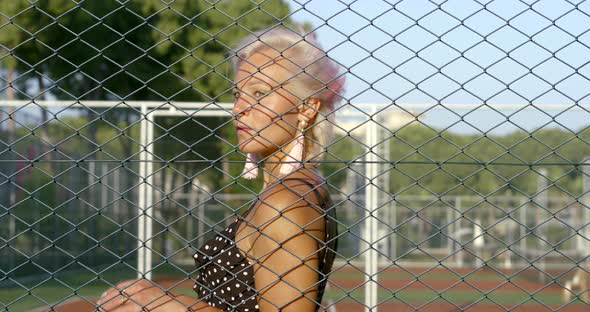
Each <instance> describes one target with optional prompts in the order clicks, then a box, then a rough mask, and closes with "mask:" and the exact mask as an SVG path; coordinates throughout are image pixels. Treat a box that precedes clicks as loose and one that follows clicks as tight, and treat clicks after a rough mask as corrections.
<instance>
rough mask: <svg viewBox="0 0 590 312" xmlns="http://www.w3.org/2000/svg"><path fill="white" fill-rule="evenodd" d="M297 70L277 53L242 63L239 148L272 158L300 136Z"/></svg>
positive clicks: (236, 107) (262, 53)
mask: <svg viewBox="0 0 590 312" xmlns="http://www.w3.org/2000/svg"><path fill="white" fill-rule="evenodd" d="M296 72H297V66H296V65H295V64H293V63H292V62H290V61H289V60H288V59H286V58H284V57H281V56H280V55H279V53H278V52H277V51H274V50H272V49H263V50H260V51H259V52H257V53H255V54H253V55H252V56H250V57H249V58H248V59H247V60H245V61H241V63H240V65H239V67H238V72H237V73H236V77H235V81H234V82H235V86H236V87H235V88H234V97H235V103H234V107H233V110H232V113H233V115H234V117H235V121H234V125H235V126H236V130H237V135H238V148H239V149H240V150H241V151H242V152H245V153H252V152H253V153H261V154H262V155H268V154H271V153H273V152H275V151H276V150H278V149H279V148H281V147H283V146H284V145H285V144H286V143H288V142H289V141H291V140H292V139H293V137H294V136H295V135H296V132H297V123H298V119H299V118H298V114H299V106H300V104H301V103H302V99H299V98H298V97H297V96H295V95H294V94H296V93H295V90H294V86H295V84H294V81H293V79H292V78H293V76H294V75H295V73H296Z"/></svg>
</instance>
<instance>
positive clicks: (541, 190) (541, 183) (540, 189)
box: [535, 168, 549, 281]
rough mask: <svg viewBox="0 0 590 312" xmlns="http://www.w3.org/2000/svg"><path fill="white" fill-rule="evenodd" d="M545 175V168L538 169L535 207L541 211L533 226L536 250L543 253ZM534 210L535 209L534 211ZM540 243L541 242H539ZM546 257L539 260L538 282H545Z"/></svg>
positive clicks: (546, 207) (544, 238) (547, 206)
mask: <svg viewBox="0 0 590 312" xmlns="http://www.w3.org/2000/svg"><path fill="white" fill-rule="evenodd" d="M547 175H549V172H548V171H547V169H546V168H540V169H539V178H538V179H537V198H536V201H537V205H539V206H540V207H542V209H539V212H538V213H535V219H536V220H535V226H536V227H537V230H538V231H539V234H538V237H539V238H537V248H538V250H539V251H544V250H543V249H541V245H543V244H546V243H545V242H546V241H547V235H545V229H546V228H547V227H546V226H544V225H541V223H543V222H544V221H545V220H544V217H545V213H543V212H544V211H545V209H547V210H549V197H548V195H547V193H548V192H549V191H548V190H547V185H548V184H547V178H545V177H546V176H547ZM535 210H536V209H535ZM541 241H542V242H541ZM545 259H546V257H545V256H543V258H542V259H541V261H540V262H539V268H540V269H541V270H540V271H539V280H541V281H544V280H545V267H546V260H545Z"/></svg>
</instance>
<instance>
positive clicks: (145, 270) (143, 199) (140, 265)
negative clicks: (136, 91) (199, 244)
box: [137, 105, 154, 280]
mask: <svg viewBox="0 0 590 312" xmlns="http://www.w3.org/2000/svg"><path fill="white" fill-rule="evenodd" d="M141 115H142V117H143V119H142V120H141V123H140V132H141V138H140V144H141V151H140V155H139V200H138V202H139V207H138V214H139V217H138V218H137V222H138V226H137V248H138V249H137V277H138V278H146V279H148V280H151V278H152V272H151V271H152V216H153V209H152V202H153V199H152V194H153V189H152V184H153V163H152V161H153V159H154V156H153V149H154V148H153V146H154V145H153V140H154V127H153V126H154V124H153V120H154V116H153V114H149V115H148V107H147V105H142V106H141Z"/></svg>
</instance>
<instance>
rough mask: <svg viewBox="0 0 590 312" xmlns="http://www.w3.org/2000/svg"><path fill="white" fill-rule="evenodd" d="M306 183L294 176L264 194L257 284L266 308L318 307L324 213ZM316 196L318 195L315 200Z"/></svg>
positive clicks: (257, 221) (257, 220)
mask: <svg viewBox="0 0 590 312" xmlns="http://www.w3.org/2000/svg"><path fill="white" fill-rule="evenodd" d="M308 192H309V187H308V186H306V185H304V184H303V185H302V184H301V182H296V181H289V182H285V183H284V184H283V185H278V186H276V187H273V188H272V189H270V190H268V191H267V192H265V194H262V195H261V197H260V201H261V204H260V205H259V206H258V208H257V209H256V213H255V214H254V216H253V218H252V220H251V222H252V223H253V224H251V225H252V226H253V227H256V228H257V231H256V233H255V234H254V235H256V237H255V238H254V242H253V243H252V250H251V253H252V257H253V258H254V259H256V260H257V265H256V266H255V274H254V278H255V279H254V280H255V287H256V289H257V290H258V304H259V308H260V311H261V312H269V311H279V310H280V311H297V312H305V311H315V307H316V302H317V300H318V298H317V295H318V284H319V274H318V267H319V259H318V258H319V256H318V253H319V251H318V246H320V243H321V242H322V240H321V237H323V235H322V234H323V233H324V224H325V223H324V218H323V214H322V213H320V211H319V210H317V209H315V208H312V207H311V206H312V205H317V204H318V203H315V202H314V199H315V196H313V194H311V195H309V194H307V195H306V193H308ZM312 198H313V199H312Z"/></svg>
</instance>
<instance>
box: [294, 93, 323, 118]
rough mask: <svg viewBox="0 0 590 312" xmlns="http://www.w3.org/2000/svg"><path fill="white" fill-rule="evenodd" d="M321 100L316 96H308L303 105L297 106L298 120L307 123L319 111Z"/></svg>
mask: <svg viewBox="0 0 590 312" xmlns="http://www.w3.org/2000/svg"><path fill="white" fill-rule="evenodd" d="M320 105H321V101H320V99H319V98H317V97H308V98H307V99H306V100H305V102H304V103H303V105H301V106H299V120H300V121H304V122H306V123H307V124H310V122H311V121H312V120H313V119H314V117H315V116H316V115H317V113H318V112H319V111H320Z"/></svg>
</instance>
